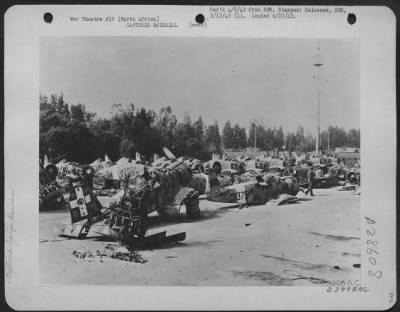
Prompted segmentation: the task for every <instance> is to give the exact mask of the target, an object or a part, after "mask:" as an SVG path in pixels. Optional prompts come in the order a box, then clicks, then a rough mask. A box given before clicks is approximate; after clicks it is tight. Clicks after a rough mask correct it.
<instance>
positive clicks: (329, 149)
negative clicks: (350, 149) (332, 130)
mask: <svg viewBox="0 0 400 312" xmlns="http://www.w3.org/2000/svg"><path fill="white" fill-rule="evenodd" d="M329 136H330V134H329V127H328V152H330V151H331V148H330V145H329Z"/></svg>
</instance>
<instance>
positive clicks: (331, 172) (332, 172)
mask: <svg viewBox="0 0 400 312" xmlns="http://www.w3.org/2000/svg"><path fill="white" fill-rule="evenodd" d="M328 173H329V175H330V176H331V177H336V176H337V175H338V170H337V169H335V168H330V169H329V172H328Z"/></svg>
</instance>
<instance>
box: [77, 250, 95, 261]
mask: <svg viewBox="0 0 400 312" xmlns="http://www.w3.org/2000/svg"><path fill="white" fill-rule="evenodd" d="M72 254H73V255H74V256H75V257H77V258H79V259H86V258H94V255H93V254H92V253H91V252H90V251H87V250H81V249H78V250H74V251H73V252H72Z"/></svg>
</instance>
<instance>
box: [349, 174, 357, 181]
mask: <svg viewBox="0 0 400 312" xmlns="http://www.w3.org/2000/svg"><path fill="white" fill-rule="evenodd" d="M347 179H348V180H349V182H350V183H356V182H357V177H356V175H355V173H350V174H349V175H348V177H347Z"/></svg>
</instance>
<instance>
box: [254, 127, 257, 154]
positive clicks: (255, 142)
mask: <svg viewBox="0 0 400 312" xmlns="http://www.w3.org/2000/svg"><path fill="white" fill-rule="evenodd" d="M256 151H257V126H256V124H255V123H254V152H256Z"/></svg>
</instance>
